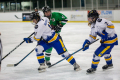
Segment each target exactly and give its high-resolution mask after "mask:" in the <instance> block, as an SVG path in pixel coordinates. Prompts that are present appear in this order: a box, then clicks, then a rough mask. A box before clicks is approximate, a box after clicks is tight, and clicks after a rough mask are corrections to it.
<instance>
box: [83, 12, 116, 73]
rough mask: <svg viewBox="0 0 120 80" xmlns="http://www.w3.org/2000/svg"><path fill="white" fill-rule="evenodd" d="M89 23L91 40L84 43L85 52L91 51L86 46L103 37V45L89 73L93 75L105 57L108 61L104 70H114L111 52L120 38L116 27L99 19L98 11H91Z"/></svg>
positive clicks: (94, 58) (94, 57)
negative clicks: (101, 58) (101, 59)
mask: <svg viewBox="0 0 120 80" xmlns="http://www.w3.org/2000/svg"><path fill="white" fill-rule="evenodd" d="M88 22H89V25H90V26H91V32H90V35H89V38H88V39H86V40H85V42H84V43H83V48H84V50H83V51H85V50H87V49H89V46H88V47H85V46H86V45H88V44H90V43H91V42H93V41H95V40H96V37H97V35H98V36H100V37H101V41H100V42H101V45H100V46H99V47H98V48H97V49H96V51H95V52H94V54H93V59H92V64H91V68H90V69H88V70H87V73H92V72H94V71H96V69H97V66H98V64H99V62H100V57H103V56H104V58H105V60H106V65H104V66H103V67H102V69H103V70H106V69H109V68H112V67H113V63H112V56H111V54H110V52H111V50H112V48H113V47H114V45H118V38H117V34H116V32H115V29H114V28H115V27H114V25H113V24H112V22H111V21H109V20H106V19H104V18H102V19H101V18H99V14H98V12H97V11H96V10H91V11H90V12H89V13H88Z"/></svg>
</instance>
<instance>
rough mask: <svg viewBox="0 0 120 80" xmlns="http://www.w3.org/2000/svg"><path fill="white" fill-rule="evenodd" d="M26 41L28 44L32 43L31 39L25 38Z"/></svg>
mask: <svg viewBox="0 0 120 80" xmlns="http://www.w3.org/2000/svg"><path fill="white" fill-rule="evenodd" d="M24 41H26V43H32V41H31V39H30V38H24Z"/></svg>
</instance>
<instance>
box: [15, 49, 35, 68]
mask: <svg viewBox="0 0 120 80" xmlns="http://www.w3.org/2000/svg"><path fill="white" fill-rule="evenodd" d="M34 50H35V48H34V49H33V50H32V51H30V52H29V53H28V54H27V55H26V56H25V57H24V58H23V59H21V60H20V61H19V62H18V63H16V64H14V66H17V65H18V64H20V63H21V62H22V61H23V60H24V59H25V58H26V57H27V56H29V55H30V54H31V53H32V52H33V51H34Z"/></svg>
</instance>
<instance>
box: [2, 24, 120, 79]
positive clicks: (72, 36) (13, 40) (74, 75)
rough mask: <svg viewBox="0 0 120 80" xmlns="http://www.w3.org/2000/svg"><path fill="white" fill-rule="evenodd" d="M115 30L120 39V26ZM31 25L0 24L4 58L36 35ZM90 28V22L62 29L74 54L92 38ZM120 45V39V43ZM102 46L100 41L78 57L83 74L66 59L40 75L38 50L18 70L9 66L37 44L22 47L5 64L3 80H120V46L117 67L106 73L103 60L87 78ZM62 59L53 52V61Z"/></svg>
mask: <svg viewBox="0 0 120 80" xmlns="http://www.w3.org/2000/svg"><path fill="white" fill-rule="evenodd" d="M114 25H115V28H116V29H115V30H116V32H117V34H118V39H119V37H120V31H119V30H120V24H119V23H115V24H114ZM33 31H34V30H33V25H31V23H0V32H1V33H2V36H1V37H2V42H3V48H4V50H3V56H5V55H6V54H7V53H8V52H9V51H11V50H12V49H13V48H14V47H15V46H17V45H18V44H19V43H20V42H22V40H23V38H24V37H27V36H29V35H30V34H31V33H32V32H33ZM89 32H90V28H89V27H88V26H87V23H67V24H66V25H65V26H64V28H63V29H62V32H61V36H62V38H63V41H64V43H65V45H66V47H67V50H68V51H69V52H70V53H73V52H74V51H76V50H78V49H80V48H81V47H82V44H83V42H84V40H85V39H86V38H88V36H89ZM118 41H119V43H120V40H118ZM99 45H100V43H99V41H97V42H96V43H94V44H92V45H91V46H90V49H89V50H87V51H85V52H83V51H80V52H78V53H76V54H75V55H74V58H75V59H76V61H77V63H78V64H79V65H80V67H81V69H82V70H81V71H78V72H75V71H74V70H73V66H72V65H70V64H69V63H68V62H67V61H66V60H64V61H62V62H61V63H59V64H57V65H55V66H53V67H51V68H49V69H47V71H46V72H43V73H38V71H37V68H38V67H39V64H38V62H37V59H36V53H35V51H34V52H33V53H31V54H30V55H29V56H28V57H27V58H26V59H25V60H24V61H23V62H22V63H20V64H19V65H18V66H17V67H6V65H7V64H15V63H17V62H18V61H20V60H21V59H22V58H23V57H24V56H25V55H27V54H28V53H29V52H30V51H31V50H32V49H33V48H34V47H35V46H36V42H35V43H33V44H27V43H24V44H22V45H21V46H20V47H19V48H18V49H17V50H15V51H14V52H13V53H11V54H10V55H9V56H8V57H7V58H5V59H4V60H3V61H2V70H1V72H0V80H120V64H119V61H120V46H119V45H118V46H115V47H114V48H113V50H112V52H111V54H112V58H113V64H114V68H113V69H110V70H107V71H102V68H101V67H102V66H103V65H105V64H106V63H105V60H104V58H101V61H100V63H99V66H98V69H97V71H96V72H95V73H94V74H89V75H86V70H87V69H88V68H90V66H91V62H92V55H93V53H94V51H95V49H96V48H97V47H98V46H99ZM60 59H62V57H61V56H59V55H57V53H56V51H55V50H53V51H52V55H51V62H52V63H55V62H57V61H58V60H60Z"/></svg>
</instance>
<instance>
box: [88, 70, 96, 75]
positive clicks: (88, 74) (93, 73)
mask: <svg viewBox="0 0 120 80" xmlns="http://www.w3.org/2000/svg"><path fill="white" fill-rule="evenodd" d="M94 73H95V71H93V72H91V73H88V72H87V73H86V74H87V75H89V74H94Z"/></svg>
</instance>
